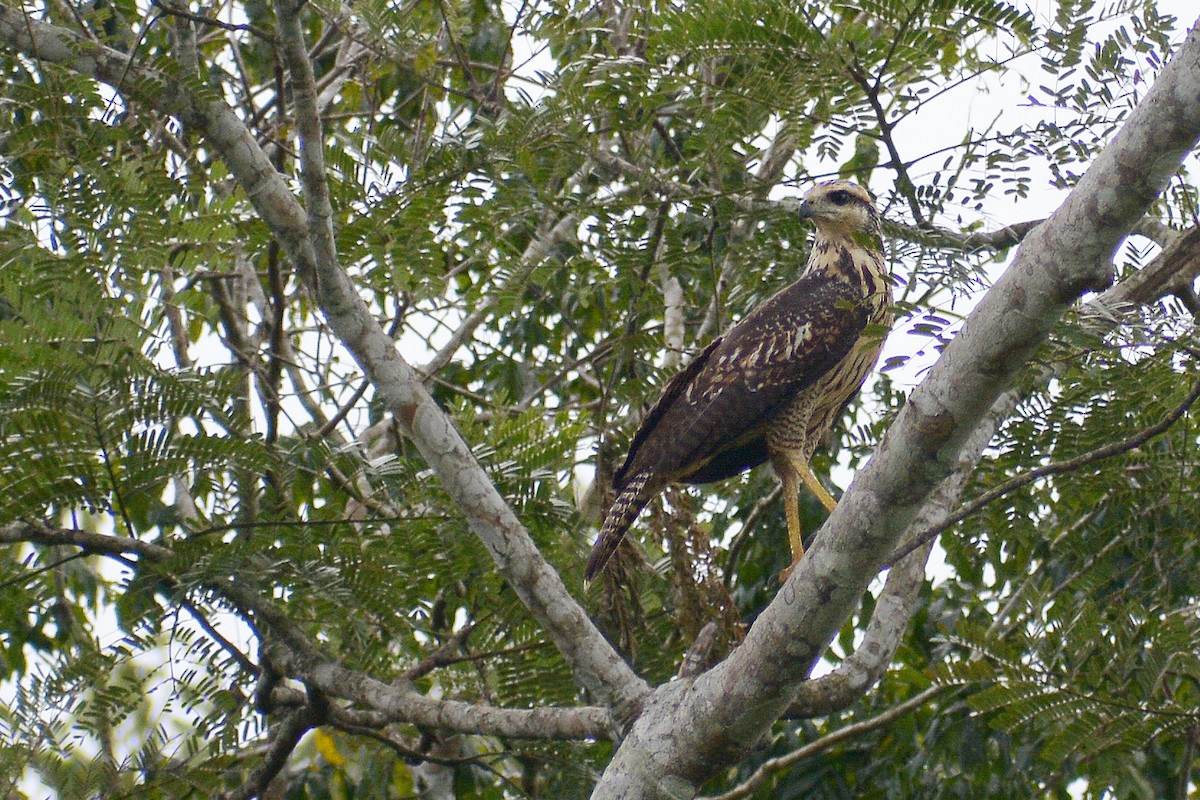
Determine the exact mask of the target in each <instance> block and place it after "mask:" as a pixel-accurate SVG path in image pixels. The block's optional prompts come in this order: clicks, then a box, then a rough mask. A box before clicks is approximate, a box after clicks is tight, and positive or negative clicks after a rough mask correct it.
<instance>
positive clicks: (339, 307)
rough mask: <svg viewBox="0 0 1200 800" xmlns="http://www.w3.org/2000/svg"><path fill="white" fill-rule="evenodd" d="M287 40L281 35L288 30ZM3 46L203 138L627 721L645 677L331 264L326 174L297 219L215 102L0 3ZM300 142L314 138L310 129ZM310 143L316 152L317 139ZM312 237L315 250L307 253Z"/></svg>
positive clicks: (518, 580) (252, 146)
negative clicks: (118, 94) (105, 86)
mask: <svg viewBox="0 0 1200 800" xmlns="http://www.w3.org/2000/svg"><path fill="white" fill-rule="evenodd" d="M284 33H285V35H288V34H287V31H286V29H285V31H284ZM0 42H3V43H5V44H7V45H8V46H10V47H13V48H15V49H17V50H19V51H21V52H23V53H25V54H27V55H29V56H30V57H33V58H38V59H41V60H44V61H50V62H54V63H58V64H62V65H64V66H67V67H69V68H71V69H73V70H76V71H78V72H81V73H83V74H86V75H91V76H93V77H95V78H97V79H98V80H102V81H105V82H109V83H113V84H114V85H121V88H122V89H124V90H126V91H127V92H128V93H129V94H130V95H131V96H132V97H133V98H135V99H138V100H140V101H142V102H146V103H148V104H150V105H152V106H153V107H155V108H157V109H159V110H160V111H163V112H166V113H170V114H176V115H178V116H180V117H181V118H182V119H184V120H185V121H186V122H187V123H188V124H189V125H191V126H192V127H193V128H194V129H195V130H196V131H197V132H201V133H203V134H204V135H205V136H206V138H207V139H208V141H209V142H210V143H211V144H212V145H213V147H215V148H216V150H217V151H218V152H219V153H220V155H221V157H222V159H223V160H224V161H225V162H226V164H227V165H228V167H229V169H230V172H231V173H232V174H233V175H234V177H235V178H236V180H237V181H238V183H239V185H240V186H241V188H242V190H243V191H244V192H245V193H246V196H247V197H248V198H249V199H250V201H251V202H252V203H253V204H254V207H255V209H256V210H257V211H258V213H259V215H260V216H261V218H262V219H263V221H264V222H265V223H266V224H267V225H268V226H269V227H270V229H271V231H272V233H273V234H274V235H275V238H276V239H277V240H278V241H279V243H280V245H281V246H282V247H283V249H284V251H285V252H286V253H287V255H288V258H289V259H290V260H291V262H292V264H293V265H294V266H295V268H296V269H297V271H298V272H299V274H300V277H301V279H302V280H304V281H305V282H306V283H307V285H308V286H309V288H310V290H312V291H313V292H314V294H315V295H316V297H317V300H318V304H319V305H320V307H321V309H322V311H323V312H324V314H325V316H326V318H327V319H328V321H329V325H330V328H331V329H332V330H333V332H334V334H335V335H336V336H337V337H338V338H339V339H340V340H341V341H342V343H343V344H344V345H345V347H346V348H347V350H349V351H350V353H351V354H353V356H354V358H355V359H356V360H357V361H358V363H359V365H360V366H361V367H362V369H363V371H364V372H365V374H366V375H367V377H368V378H369V379H370V380H371V382H372V383H373V384H374V385H375V387H376V389H377V391H378V397H379V399H380V402H381V404H382V405H383V407H384V408H386V409H387V410H388V411H390V412H391V413H392V414H393V415H394V416H395V417H396V419H397V421H398V422H399V423H400V425H401V427H402V429H403V430H404V432H405V433H406V434H407V435H408V436H409V437H410V438H411V439H412V441H413V443H414V444H415V445H416V447H417V449H418V450H419V451H420V452H421V455H422V456H423V457H424V458H425V460H426V461H427V462H428V463H429V465H430V466H431V467H432V468H433V469H434V471H435V472H437V474H438V475H439V477H440V478H441V480H442V484H443V486H444V488H445V489H446V491H447V492H448V493H449V495H450V496H451V497H452V498H453V499H454V501H455V502H456V503H457V505H458V506H459V508H461V509H462V511H463V513H464V515H465V516H466V518H467V522H468V524H469V525H470V527H471V529H472V530H473V531H474V533H475V534H476V535H477V536H478V537H479V538H480V540H481V541H482V542H483V543H484V545H485V546H486V547H487V549H488V551H489V553H490V554H491V556H492V558H493V559H494V560H495V562H496V564H497V565H498V566H499V568H500V570H501V571H502V572H503V573H504V574H505V576H506V577H507V579H508V581H509V583H510V584H511V585H512V587H513V589H514V590H515V592H516V594H517V595H518V596H519V597H520V598H521V600H522V602H523V603H524V604H525V606H526V607H527V608H528V609H529V610H530V612H531V613H532V614H533V616H534V617H535V618H536V619H537V620H538V622H539V623H540V624H541V625H542V626H543V627H544V628H545V630H546V631H547V632H548V633H549V634H550V635H551V637H552V638H553V640H554V642H555V645H556V646H557V647H558V649H559V651H560V652H561V653H562V654H563V656H564V657H565V658H566V659H567V661H568V663H570V664H571V666H572V668H573V669H574V670H575V674H576V676H577V678H578V680H579V681H580V682H581V683H582V684H583V685H584V686H585V687H586V688H587V689H588V690H589V691H591V692H592V694H593V696H594V697H597V698H599V699H601V700H602V701H603V702H605V703H611V704H612V705H613V706H614V707H616V708H618V709H619V710H620V716H622V717H623V718H624V717H628V716H631V715H633V714H634V713H635V710H636V709H637V708H639V707H640V703H641V699H642V697H643V696H644V695H645V693H646V692H647V690H648V689H647V686H646V684H645V682H644V681H642V680H641V679H640V678H639V677H638V676H637V675H636V674H635V673H634V672H633V670H632V669H630V667H629V665H628V664H626V663H625V661H624V660H623V659H622V658H621V657H620V655H619V654H618V653H617V652H616V651H615V650H613V648H612V646H611V645H610V644H609V643H608V642H607V641H606V640H605V639H604V637H603V636H602V635H601V634H600V632H599V630H597V629H596V627H595V625H594V624H593V623H592V621H591V620H590V619H589V618H588V616H587V614H586V613H584V611H583V609H582V608H581V607H580V605H579V604H578V603H577V602H576V601H575V599H574V598H573V597H572V596H571V594H570V593H569V592H568V591H567V589H566V587H565V586H564V585H563V583H562V579H561V578H560V577H559V575H558V573H557V572H555V571H554V569H553V568H551V566H550V565H549V564H548V563H547V562H546V560H545V558H544V557H543V556H542V554H541V553H540V552H539V551H538V549H537V547H536V546H535V545H534V543H533V541H532V539H531V538H530V537H529V534H528V532H527V531H526V530H525V528H524V527H523V526H522V525H521V523H520V521H519V520H518V519H517V517H516V515H515V514H514V513H513V511H512V509H511V508H510V507H509V506H508V504H507V503H506V502H505V501H504V498H503V497H501V496H500V494H499V492H497V491H496V487H495V486H494V485H493V484H492V482H491V480H490V479H489V478H488V475H487V473H486V472H485V471H484V470H483V469H482V468H481V467H480V465H479V463H478V462H477V461H476V460H475V458H474V456H473V455H472V453H471V450H470V448H469V447H468V446H467V444H466V442H464V441H463V439H462V437H461V436H460V435H459V433H458V431H457V430H456V429H455V428H454V426H453V424H452V423H451V422H450V420H449V419H448V418H447V417H446V415H445V413H444V412H443V411H442V409H441V408H439V407H438V405H437V404H436V403H435V402H434V401H433V399H432V398H431V397H430V396H429V393H428V392H427V391H426V390H425V388H424V387H423V386H422V385H421V381H420V379H419V378H418V376H417V374H416V373H415V372H414V371H413V369H412V367H411V366H409V364H407V363H406V362H405V361H404V360H403V359H402V358H401V357H400V355H399V353H397V352H396V348H395V345H394V344H393V342H392V340H391V338H390V337H388V336H387V334H386V333H385V332H384V331H383V330H382V329H381V328H380V327H379V325H378V324H377V323H376V322H375V320H374V318H373V317H372V315H371V313H370V309H368V307H367V305H366V303H365V302H364V301H363V300H362V298H361V297H359V296H358V293H357V291H356V288H355V287H354V285H353V284H352V282H351V280H350V278H349V276H348V275H347V274H346V273H345V272H344V271H343V270H342V269H341V268H340V267H339V266H338V265H337V263H336V260H335V259H334V257H333V256H334V254H333V250H332V240H331V239H329V238H328V236H329V234H328V231H327V230H326V229H325V227H324V226H325V225H326V224H327V221H328V220H329V218H330V217H329V213H328V208H327V202H325V201H321V200H320V197H319V195H320V193H321V192H322V190H323V189H322V186H323V176H320V179H318V176H311V180H312V183H311V185H306V188H308V189H310V190H311V191H313V192H315V193H316V194H317V195H318V197H316V198H310V200H309V202H310V208H311V209H312V214H311V216H310V215H306V214H305V212H304V210H303V209H302V208H301V207H300V204H299V203H298V202H297V201H296V198H295V196H294V195H293V194H292V193H291V191H290V189H289V187H288V184H287V181H286V180H285V178H284V176H282V175H281V174H279V172H277V171H276V170H275V168H274V167H273V166H272V164H271V162H270V159H269V158H268V157H267V154H266V153H265V152H264V151H263V149H262V148H261V147H260V146H259V144H258V142H257V141H256V140H255V139H254V137H253V136H252V135H251V134H250V132H249V130H247V129H246V127H245V125H244V124H243V123H242V121H241V120H240V119H239V118H238V116H237V115H236V114H235V113H234V112H233V111H232V109H230V108H229V107H228V106H227V105H226V104H225V103H224V101H223V100H222V99H220V98H219V97H211V98H204V99H201V98H200V97H198V96H195V95H192V94H191V93H190V92H189V90H188V89H187V88H186V87H185V86H183V85H181V83H180V82H178V81H171V80H169V79H167V77H166V76H165V75H163V74H162V73H159V72H156V71H154V70H152V69H148V68H145V67H142V66H140V65H138V64H135V63H133V62H132V61H131V60H130V59H129V58H128V57H127V56H125V55H124V54H123V53H120V52H118V51H115V50H111V49H109V48H105V47H102V46H98V45H94V44H91V43H88V42H85V41H83V40H82V39H80V38H79V37H78V36H77V35H76V34H74V33H72V32H70V31H67V30H64V29H62V28H57V27H54V26H52V25H47V24H45V23H42V22H39V21H37V20H35V19H33V18H32V17H30V16H28V15H26V14H24V13H22V12H20V11H14V10H11V9H8V8H6V7H0ZM294 44H295V43H294V42H293V46H294ZM297 66H299V68H300V69H301V70H302V69H303V66H302V65H297ZM123 80H124V83H122V81H123ZM308 138H309V139H311V138H312V135H311V133H310V135H309V137H308ZM313 144H314V145H316V146H319V144H320V142H319V136H318V138H317V139H316V140H315V141H314V142H313ZM305 158H307V159H308V162H307V165H306V166H305V169H306V171H307V170H315V169H317V167H318V166H319V165H321V163H322V162H321V161H320V160H319V158H320V155H319V153H318V152H315V151H314V152H309V153H308V155H307V156H305ZM308 180H309V179H306V184H308ZM312 227H316V228H320V230H312V231H311V234H312V235H311V237H310V228H312ZM314 239H315V240H316V242H317V244H318V245H319V246H314ZM318 250H319V251H320V255H318Z"/></svg>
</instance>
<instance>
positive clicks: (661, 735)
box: [593, 29, 1200, 799]
mask: <svg viewBox="0 0 1200 800" xmlns="http://www.w3.org/2000/svg"><path fill="white" fill-rule="evenodd" d="M1198 137H1200V29H1194V30H1193V31H1192V32H1191V33H1190V34H1189V35H1188V37H1187V40H1186V41H1185V43H1184V44H1183V46H1182V47H1181V48H1180V49H1179V51H1178V52H1177V53H1176V55H1175V58H1174V59H1173V60H1172V61H1171V63H1170V64H1168V65H1167V66H1166V67H1165V68H1164V69H1163V71H1162V73H1161V74H1160V75H1159V77H1158V79H1157V81H1156V82H1155V84H1154V86H1153V87H1152V88H1151V90H1150V91H1149V92H1148V93H1147V95H1146V97H1145V98H1144V99H1143V101H1142V102H1141V103H1140V104H1139V105H1138V107H1137V108H1136V109H1135V110H1134V112H1133V113H1132V114H1131V115H1130V117H1129V119H1128V121H1127V122H1126V124H1125V125H1124V127H1123V128H1122V129H1121V131H1120V132H1119V133H1118V134H1117V136H1116V137H1115V139H1114V140H1113V141H1112V142H1111V143H1110V144H1109V145H1108V147H1106V148H1105V150H1104V151H1103V152H1102V153H1101V154H1100V155H1099V156H1098V157H1097V158H1096V160H1095V162H1094V163H1093V164H1092V166H1091V168H1090V169H1088V171H1087V172H1086V173H1085V175H1084V176H1083V178H1082V179H1081V180H1080V182H1079V184H1078V186H1077V187H1076V188H1075V190H1074V191H1073V192H1072V193H1071V194H1070V196H1069V197H1068V198H1067V200H1066V202H1065V203H1064V204H1063V205H1062V206H1061V207H1060V208H1059V209H1058V210H1057V211H1056V212H1055V213H1054V214H1053V215H1052V216H1051V217H1050V219H1048V220H1047V221H1046V222H1045V223H1044V224H1043V225H1040V226H1038V227H1037V228H1036V229H1035V230H1034V231H1033V232H1031V233H1030V234H1029V236H1027V237H1026V239H1025V241H1024V243H1023V244H1022V246H1021V248H1020V251H1019V252H1018V254H1017V256H1016V258H1015V260H1014V262H1013V265H1012V266H1011V267H1010V268H1009V269H1008V270H1007V271H1006V272H1005V274H1004V275H1003V276H1002V277H1001V278H1000V280H999V281H998V282H997V283H996V285H995V286H994V287H993V288H992V290H991V291H989V292H988V294H987V295H986V296H985V297H984V299H983V300H982V301H981V302H980V304H979V306H978V307H977V308H976V310H975V311H974V312H973V313H972V314H971V316H970V318H969V319H968V320H967V323H966V325H965V326H964V327H963V330H962V332H961V333H959V335H958V336H957V337H955V339H954V340H953V341H952V342H951V343H950V344H949V345H948V346H947V348H946V350H945V352H944V353H943V355H942V357H941V358H940V359H939V361H938V363H937V364H936V365H935V366H934V367H933V369H932V370H931V371H930V373H929V375H928V376H927V378H926V379H925V380H924V381H923V382H922V384H921V385H920V386H918V387H917V389H916V390H914V392H913V393H912V396H911V397H910V399H909V401H908V403H907V405H906V406H905V407H904V409H903V410H902V411H901V412H900V414H899V416H898V417H897V419H896V421H895V423H894V424H893V425H892V427H891V429H890V430H889V431H888V433H887V435H886V436H885V437H884V440H883V442H882V443H881V445H880V447H879V450H878V451H877V453H876V454H875V456H874V457H873V458H872V459H871V461H870V462H869V463H868V464H867V465H866V466H865V467H864V468H863V469H862V470H861V471H860V472H859V473H858V475H857V476H856V477H855V480H854V482H853V483H852V484H851V486H850V489H849V490H848V491H847V492H846V494H845V496H843V498H842V500H841V502H840V503H839V504H838V507H837V508H836V509H835V510H834V511H833V513H832V514H831V515H830V517H829V519H828V521H827V522H826V524H825V526H824V528H823V529H822V531H821V533H820V535H818V537H817V539H816V541H815V543H814V545H813V547H812V549H811V550H810V551H809V553H808V554H807V555H806V557H805V558H804V560H803V561H801V562H800V564H799V566H798V567H797V568H796V570H795V571H794V572H793V574H792V576H791V578H790V579H789V580H788V582H787V583H786V584H785V585H784V587H783V589H782V590H781V591H780V594H779V596H778V597H777V598H776V599H775V601H773V602H772V603H771V604H770V605H769V606H768V607H767V608H766V609H765V610H764V611H763V613H762V614H761V615H760V616H759V617H758V619H757V620H756V622H755V624H754V627H753V628H751V630H750V632H749V634H748V635H747V637H746V640H745V642H744V643H743V645H742V646H741V647H739V648H738V649H737V650H735V651H734V652H733V653H732V654H731V655H730V657H729V658H728V659H727V660H726V661H725V662H724V663H722V664H720V665H718V666H716V667H714V668H713V669H712V670H710V671H708V672H706V673H704V674H703V675H701V676H699V677H698V678H697V679H695V680H694V681H688V680H677V681H674V682H672V683H671V684H667V685H666V686H663V687H660V688H659V689H658V690H656V691H655V692H654V694H653V695H652V696H651V697H650V698H649V699H648V700H647V702H646V712H645V713H644V714H643V715H642V717H641V718H640V719H639V720H638V721H637V722H636V723H635V724H634V726H633V727H632V729H631V730H630V733H629V735H628V736H627V738H626V739H625V741H624V743H623V744H622V746H621V747H620V749H619V750H618V752H617V754H616V756H615V758H614V759H613V761H612V762H611V763H610V765H609V767H608V769H607V770H606V771H605V774H604V776H603V777H602V778H601V781H600V783H599V784H598V785H597V787H596V791H595V793H594V794H593V797H594V798H617V797H620V798H623V799H625V798H635V797H671V796H683V797H686V796H690V794H692V793H694V792H695V789H696V787H697V786H698V785H699V784H700V783H701V782H702V781H703V780H705V779H706V778H707V777H708V776H709V775H711V774H713V773H714V772H715V771H717V770H719V769H721V768H722V767H723V766H725V765H727V764H730V763H733V762H735V761H736V760H738V759H739V758H740V757H741V756H742V755H744V752H745V747H746V745H747V743H750V742H755V741H757V740H758V739H759V737H760V736H761V735H762V734H763V733H764V732H765V731H766V730H767V728H768V727H769V725H770V724H771V723H772V722H773V721H774V719H775V718H777V717H778V716H779V714H780V713H781V712H782V711H783V710H784V708H785V707H786V706H787V705H788V703H789V702H790V701H791V699H792V698H793V697H794V696H795V695H796V692H797V691H798V689H799V686H800V684H801V682H802V681H803V679H804V676H805V675H806V674H807V673H808V671H809V670H810V669H811V667H812V665H813V664H814V663H815V662H816V660H817V659H818V658H819V657H820V655H821V653H822V652H823V651H824V649H825V648H826V647H827V646H828V643H829V641H830V640H831V639H832V637H833V636H834V635H836V632H837V631H838V629H839V628H840V627H841V625H842V624H843V622H844V620H845V619H846V617H847V616H848V615H849V614H850V613H852V611H853V609H854V608H855V607H856V606H857V603H858V599H859V597H860V596H861V593H862V592H863V590H864V589H865V588H866V585H867V583H868V582H869V581H870V579H871V576H873V575H874V574H875V573H876V572H877V570H878V569H879V567H880V566H881V565H882V564H883V563H884V561H885V559H886V558H887V556H888V555H889V553H890V551H891V550H892V549H893V548H894V547H895V545H896V543H897V541H898V540H899V538H900V537H901V536H902V535H903V533H904V531H905V530H906V529H907V528H908V527H909V525H910V524H911V523H912V522H913V520H914V519H915V518H916V516H917V514H918V512H919V511H920V509H921V507H922V506H923V505H924V503H925V500H926V498H927V497H928V496H929V494H930V493H931V492H932V491H933V490H934V488H935V487H936V486H937V485H938V484H939V483H940V482H941V481H942V480H944V479H945V478H946V477H947V476H948V475H950V474H951V473H952V471H953V470H954V468H955V465H956V464H957V463H958V458H959V454H960V453H961V451H962V450H963V448H964V446H965V445H966V443H967V440H968V438H969V437H970V436H971V434H972V432H973V431H974V430H975V428H976V425H977V424H978V423H979V421H980V420H981V419H982V418H983V417H984V416H985V415H986V414H987V412H988V410H989V409H990V407H991V406H992V404H993V402H995V400H996V398H997V397H998V396H999V395H1000V394H1001V392H1003V391H1004V390H1005V388H1006V387H1007V386H1008V385H1009V384H1010V383H1011V382H1012V380H1013V379H1014V377H1015V376H1016V375H1017V374H1018V372H1019V371H1020V370H1021V369H1022V368H1023V367H1024V366H1025V364H1026V362H1027V361H1028V359H1029V357H1030V355H1031V354H1032V353H1033V351H1034V349H1035V348H1036V347H1037V346H1038V345H1039V344H1041V343H1042V342H1043V341H1044V340H1045V338H1046V336H1047V334H1048V333H1049V330H1050V328H1051V327H1052V325H1053V324H1054V323H1055V322H1056V321H1057V320H1058V319H1059V317H1061V315H1062V314H1063V313H1064V312H1065V310H1066V309H1067V308H1068V307H1069V306H1070V305H1071V304H1072V303H1074V302H1075V301H1076V300H1078V298H1079V297H1080V296H1081V295H1082V294H1083V293H1084V292H1086V291H1089V290H1097V289H1099V288H1102V287H1103V286H1104V285H1106V284H1107V283H1108V282H1109V281H1111V276H1110V274H1109V270H1110V266H1109V265H1110V262H1111V258H1112V254H1113V252H1114V251H1115V249H1116V247H1117V246H1118V245H1119V243H1120V242H1121V240H1122V239H1123V238H1124V236H1125V235H1126V234H1127V232H1128V231H1129V230H1130V229H1131V228H1132V227H1133V226H1134V224H1135V223H1136V222H1137V221H1138V219H1139V218H1140V217H1141V216H1142V215H1143V214H1144V213H1145V212H1146V209H1147V208H1148V207H1149V205H1150V203H1151V202H1152V201H1153V200H1154V198H1155V197H1156V196H1157V194H1158V193H1159V192H1160V191H1161V190H1162V188H1163V187H1164V186H1165V185H1166V183H1167V181H1168V180H1169V178H1170V176H1171V175H1172V174H1173V172H1174V171H1175V170H1176V169H1177V168H1178V166H1179V164H1180V162H1181V161H1182V159H1183V157H1184V155H1185V154H1186V153H1187V152H1188V151H1189V150H1190V149H1191V148H1192V147H1194V146H1195V144H1196V141H1197V138H1198Z"/></svg>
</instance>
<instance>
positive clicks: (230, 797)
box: [222, 704, 321, 800]
mask: <svg viewBox="0 0 1200 800" xmlns="http://www.w3.org/2000/svg"><path fill="white" fill-rule="evenodd" d="M320 723H321V719H320V716H319V715H318V714H317V713H316V711H315V709H314V708H313V707H312V706H311V705H307V704H306V705H304V706H303V707H302V708H300V709H298V710H295V711H292V712H289V713H288V714H287V715H286V716H285V717H284V718H283V720H282V722H280V723H279V724H278V725H276V726H275V728H274V730H273V731H272V736H271V742H270V745H269V746H268V747H267V755H266V758H265V759H264V761H263V763H262V764H260V765H259V766H258V769H256V770H254V771H253V772H252V773H250V775H249V777H247V778H246V781H245V783H243V784H242V785H241V786H239V787H238V788H237V789H236V790H235V791H232V792H230V793H228V794H225V795H222V797H224V798H227V800H250V798H252V797H265V796H266V795H267V787H269V786H270V785H271V781H273V780H275V776H276V775H278V774H279V772H280V770H282V769H283V768H284V767H285V766H286V765H287V760H288V758H289V757H291V755H292V751H293V750H295V749H296V745H298V744H300V740H301V739H303V738H304V734H306V733H308V732H309V731H310V730H311V729H312V728H313V727H314V726H316V725H319V724H320Z"/></svg>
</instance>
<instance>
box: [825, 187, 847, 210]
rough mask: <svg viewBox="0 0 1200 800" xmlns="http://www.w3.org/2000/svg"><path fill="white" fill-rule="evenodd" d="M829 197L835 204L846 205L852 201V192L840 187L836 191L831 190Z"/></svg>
mask: <svg viewBox="0 0 1200 800" xmlns="http://www.w3.org/2000/svg"><path fill="white" fill-rule="evenodd" d="M829 199H830V200H832V201H833V204H834V205H835V206H844V205H846V203H849V202H850V193H849V192H847V191H846V190H845V189H838V190H837V191H836V192H830V194H829Z"/></svg>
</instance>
